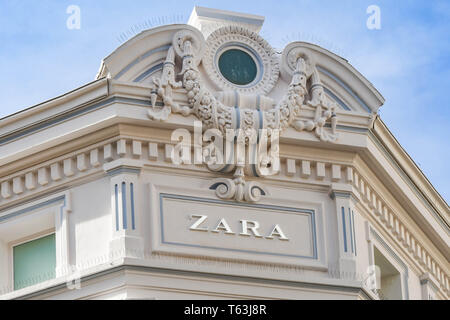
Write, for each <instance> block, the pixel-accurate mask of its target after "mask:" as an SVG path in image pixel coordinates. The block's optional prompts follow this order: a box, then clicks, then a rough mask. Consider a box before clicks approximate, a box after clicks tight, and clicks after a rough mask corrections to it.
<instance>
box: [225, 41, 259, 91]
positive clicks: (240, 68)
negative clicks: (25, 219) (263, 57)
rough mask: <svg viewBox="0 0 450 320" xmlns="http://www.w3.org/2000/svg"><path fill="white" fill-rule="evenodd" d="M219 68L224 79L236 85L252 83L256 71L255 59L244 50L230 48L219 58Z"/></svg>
mask: <svg viewBox="0 0 450 320" xmlns="http://www.w3.org/2000/svg"><path fill="white" fill-rule="evenodd" d="M219 70H220V72H221V73H222V75H223V76H224V78H225V79H227V80H228V81H230V82H231V83H234V84H236V85H247V84H249V83H252V82H253V81H254V80H255V78H256V76H257V73H258V68H257V66H256V62H255V60H254V59H253V58H252V57H251V56H250V55H249V54H248V53H247V52H245V51H242V50H239V49H230V50H227V51H225V52H224V53H222V55H221V56H220V58H219Z"/></svg>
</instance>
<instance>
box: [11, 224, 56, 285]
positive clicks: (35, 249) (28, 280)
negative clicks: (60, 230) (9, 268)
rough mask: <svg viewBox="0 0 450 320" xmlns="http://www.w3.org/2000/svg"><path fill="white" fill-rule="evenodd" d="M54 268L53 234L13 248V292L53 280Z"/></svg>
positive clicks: (54, 246) (54, 240)
mask: <svg viewBox="0 0 450 320" xmlns="http://www.w3.org/2000/svg"><path fill="white" fill-rule="evenodd" d="M55 268H56V238H55V234H54V233H53V234H50V235H47V236H44V237H41V238H39V239H36V240H32V241H28V242H25V243H22V244H19V245H16V246H14V247H13V270H14V290H18V289H22V288H25V287H28V286H31V285H34V284H37V283H40V282H43V281H46V280H50V279H53V278H55V276H56V274H55Z"/></svg>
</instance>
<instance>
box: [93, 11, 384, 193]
mask: <svg viewBox="0 0 450 320" xmlns="http://www.w3.org/2000/svg"><path fill="white" fill-rule="evenodd" d="M197 11H198V10H197ZM197 11H195V13H196V14H197V15H195V14H194V16H193V17H191V19H190V23H191V24H192V25H194V26H195V27H193V26H191V25H172V26H165V27H160V28H155V29H151V30H147V31H144V32H143V33H141V34H139V35H138V36H136V37H135V38H133V39H131V40H130V41H128V42H127V43H126V44H124V45H123V46H122V47H120V48H119V49H118V50H116V52H114V53H113V54H112V55H110V56H109V57H108V58H106V59H105V61H104V64H103V66H102V69H101V72H100V74H99V76H102V75H103V76H108V77H110V78H112V79H114V80H116V81H120V82H122V81H123V82H127V83H129V82H130V81H131V82H134V83H139V84H144V85H146V86H150V87H151V89H150V90H149V100H150V107H149V109H148V117H149V119H150V120H152V121H162V122H172V121H173V118H172V117H171V115H173V114H179V115H182V116H184V117H188V118H189V119H192V120H193V121H194V122H195V121H197V122H198V123H199V124H200V126H201V132H203V133H204V136H206V139H202V140H201V141H200V142H196V143H198V144H199V145H200V147H201V149H202V151H201V152H200V153H201V154H200V158H201V160H202V164H204V163H206V165H207V167H208V168H209V169H210V170H211V171H214V172H220V173H224V174H232V173H234V178H233V179H228V180H226V181H224V180H221V181H216V182H214V183H213V184H212V185H211V187H212V188H213V189H215V190H216V194H217V196H219V197H220V198H223V199H234V200H238V201H244V200H246V201H257V200H258V199H259V197H260V196H262V195H265V194H267V192H266V191H265V188H264V187H263V186H262V185H261V184H259V183H258V182H257V181H258V180H254V179H253V182H252V184H250V183H249V182H247V181H246V179H245V177H246V176H247V177H264V176H268V175H274V174H277V173H278V170H279V159H278V158H279V156H278V153H279V146H278V139H279V136H280V135H283V134H285V133H288V134H291V135H292V134H294V133H295V132H299V134H298V136H299V137H303V138H307V139H310V140H312V141H317V142H318V143H325V144H335V143H339V139H340V138H339V136H340V132H339V126H341V128H350V127H351V126H352V125H353V124H354V123H357V125H358V126H361V125H362V126H365V127H366V128H367V127H368V126H369V125H370V123H371V121H372V119H373V113H374V112H376V109H377V108H378V107H379V105H380V100H379V99H378V97H377V96H376V92H375V91H374V90H372V88H371V87H370V86H369V85H368V83H364V82H365V81H366V80H365V79H362V77H360V75H359V74H357V72H356V71H355V70H353V69H352V68H351V66H350V65H348V63H347V62H345V61H343V59H341V58H339V57H337V56H335V55H333V54H331V53H329V52H327V51H326V50H323V49H321V48H319V47H316V46H314V45H311V44H307V43H303V42H293V43H290V44H289V45H287V46H286V48H285V49H284V50H282V51H281V52H280V51H279V50H275V49H274V48H273V47H272V46H271V45H270V44H269V43H268V42H267V41H266V40H265V39H263V37H261V36H260V35H259V34H258V31H259V29H260V28H261V26H262V22H263V19H261V17H257V16H239V17H237V18H236V17H234V18H236V19H237V20H236V19H234V18H233V17H231V18H230V17H228V15H230V14H231V13H228V12H215V11H214V12H209V11H205V12H203V11H202V10H200V11H198V12H197ZM211 15H213V16H214V17H213V16H211ZM218 17H219V18H218ZM224 17H225V18H224ZM211 19H212V20H211ZM227 19H228V20H227ZM213 20H214V21H215V22H214V23H213V22H212V21H213ZM216 20H217V21H216ZM336 72H340V73H341V74H340V76H342V77H345V78H344V80H341V78H340V77H336V76H335V74H336ZM358 77H360V78H358ZM350 78H358V79H357V81H354V80H352V81H354V82H355V83H356V87H357V88H356V89H357V91H358V92H359V93H363V94H364V95H365V96H364V98H363V99H362V98H359V96H358V95H356V94H355V93H354V92H355V90H354V89H352V88H351V87H350V86H348V85H346V83H348V81H349V79H350ZM350 80H351V79H350ZM341 121H342V122H341ZM352 121H353V123H352ZM364 122H365V123H364ZM349 124H350V126H349ZM195 126H196V125H194V127H195ZM197 126H198V125H197ZM366 128H364V129H366ZM358 129H359V130H360V129H361V127H359V128H356V130H358ZM364 129H363V130H364ZM227 139H228V140H227ZM218 140H223V142H222V143H221V145H222V146H224V147H223V148H222V149H220V148H219V149H220V150H219V149H218V148H216V146H213V147H211V145H215V144H216V143H213V141H214V142H217V141H218ZM194 148H195V146H194ZM197 164H198V163H197ZM255 181H256V182H255Z"/></svg>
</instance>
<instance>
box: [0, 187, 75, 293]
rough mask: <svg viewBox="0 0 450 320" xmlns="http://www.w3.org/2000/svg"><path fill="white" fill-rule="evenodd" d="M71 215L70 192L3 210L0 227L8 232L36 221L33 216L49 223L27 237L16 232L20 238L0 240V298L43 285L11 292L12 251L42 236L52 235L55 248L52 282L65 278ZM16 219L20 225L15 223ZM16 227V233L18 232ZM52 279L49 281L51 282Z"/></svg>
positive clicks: (12, 237)
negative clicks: (0, 274)
mask: <svg viewBox="0 0 450 320" xmlns="http://www.w3.org/2000/svg"><path fill="white" fill-rule="evenodd" d="M71 213H72V196H71V192H70V191H64V192H59V193H55V194H53V195H50V196H46V197H43V198H40V199H38V200H34V201H31V202H27V203H25V204H19V205H17V206H14V207H12V208H10V209H6V210H4V211H2V212H0V227H1V228H9V226H13V227H14V228H15V227H16V226H20V225H21V224H22V223H23V221H26V219H36V217H37V214H38V215H40V214H44V215H47V214H48V215H50V216H49V217H51V218H50V220H51V221H52V222H51V223H49V224H47V226H45V225H44V226H43V227H42V228H39V227H37V228H34V229H35V230H30V231H29V233H28V232H26V229H23V230H25V232H20V235H17V237H15V236H11V233H10V234H8V235H7V236H5V237H3V239H2V238H1V237H0V241H1V242H2V243H3V245H2V248H0V250H2V252H3V253H4V256H3V259H2V261H0V262H1V264H0V265H3V266H4V267H5V268H6V271H7V274H6V275H5V276H4V277H3V278H2V277H0V289H1V288H2V287H3V288H5V290H2V291H0V297H1V296H3V295H6V294H10V293H14V292H19V291H21V290H30V288H32V287H34V286H36V285H40V284H42V283H46V282H47V281H44V282H40V283H36V284H34V285H32V286H29V287H25V288H21V289H17V290H16V289H15V288H14V256H13V247H15V246H17V245H20V244H23V243H26V242H29V241H32V240H37V239H39V238H41V237H44V236H46V235H50V234H53V233H54V234H55V241H56V243H55V245H56V270H55V274H56V277H55V278H56V279H57V278H60V277H63V276H65V275H67V274H68V273H69V272H70V270H71V269H70V253H71V252H70V251H71V250H70V245H69V242H70V216H71ZM17 219H20V222H19V221H17ZM20 228H21V227H19V231H20ZM51 280H53V279H49V280H48V281H51Z"/></svg>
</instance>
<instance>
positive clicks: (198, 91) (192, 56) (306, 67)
mask: <svg viewBox="0 0 450 320" xmlns="http://www.w3.org/2000/svg"><path fill="white" fill-rule="evenodd" d="M227 34H228V35H229V36H230V38H229V39H230V40H231V41H235V40H236V37H237V36H242V35H245V36H246V37H247V38H251V39H252V41H255V42H256V43H258V44H259V45H260V46H261V47H262V48H265V50H266V51H267V52H270V46H269V45H268V44H267V42H265V41H264V40H262V38H260V37H259V36H258V35H256V34H255V33H253V32H251V31H248V30H245V29H243V28H241V27H232V26H230V27H225V28H222V29H219V30H217V31H216V32H214V33H213V34H212V35H211V36H210V38H211V39H219V38H220V39H221V42H220V43H222V42H223V41H224V39H226V38H227V37H226V35H227ZM211 41H213V40H211ZM203 43H204V40H203V39H201V38H200V36H199V35H197V34H195V33H194V32H193V31H190V30H181V31H179V32H178V33H176V34H175V36H174V38H173V44H172V48H171V49H170V50H169V53H168V55H167V58H166V62H165V64H164V69H163V74H162V77H161V79H154V80H153V84H154V88H153V89H152V92H151V102H152V107H151V109H150V110H149V117H150V118H151V119H153V120H166V119H167V118H168V117H169V115H170V114H171V113H172V112H173V113H181V114H182V115H184V116H188V115H195V116H196V117H197V118H198V119H199V120H200V121H201V122H202V124H203V130H207V129H218V130H219V131H220V132H221V133H222V134H223V136H226V134H227V132H226V131H227V129H235V130H238V131H239V132H240V133H239V136H237V137H236V138H237V142H238V143H239V142H242V143H243V144H244V145H245V146H246V148H249V147H250V142H251V141H254V139H256V137H255V136H254V135H255V134H254V132H258V131H259V130H261V129H265V130H267V136H268V138H273V135H274V134H278V131H282V130H284V129H286V128H288V127H292V128H294V129H296V130H297V131H309V132H314V133H315V135H316V136H317V137H318V138H319V139H320V140H322V141H327V142H335V141H336V140H337V138H338V135H337V133H336V124H337V117H336V113H335V111H336V108H337V105H336V103H335V102H333V101H330V100H329V99H328V98H327V97H326V95H325V94H324V91H323V87H322V84H321V81H320V77H319V73H318V71H317V69H316V66H315V63H314V61H313V60H312V57H311V56H310V55H309V54H308V52H306V51H305V50H304V49H303V48H302V47H299V46H298V45H297V44H295V43H293V44H291V45H289V46H288V47H287V48H286V49H285V50H284V52H283V66H284V68H285V70H287V72H288V73H289V74H290V75H291V76H292V81H291V83H290V85H289V88H288V90H287V93H286V95H285V96H284V98H283V99H282V100H281V102H280V103H278V105H276V106H274V107H272V108H270V109H267V110H256V108H254V109H252V108H245V109H240V108H239V104H238V103H236V106H227V105H225V104H224V103H222V102H221V101H220V100H218V99H216V98H215V96H214V95H213V94H212V93H211V92H210V91H209V90H208V89H207V88H206V87H205V86H204V84H203V82H202V81H201V77H200V73H199V71H198V69H197V66H198V64H199V63H200V62H201V58H202V56H201V55H202V52H203V50H202V48H203V47H204V45H203ZM211 50H214V48H209V51H208V52H211ZM175 53H176V54H177V55H178V56H179V57H180V58H181V62H182V66H181V73H180V76H181V77H182V82H181V85H180V83H179V82H176V81H175V61H176V59H175ZM210 57H211V54H210V53H209V57H208V56H207V57H206V58H205V59H206V64H209V62H208V59H210ZM271 58H273V56H271ZM268 63H269V64H276V63H275V62H274V61H273V59H272V60H271V61H270V62H268ZM205 67H206V68H207V70H208V67H207V66H205ZM272 67H273V70H277V71H276V74H277V76H276V77H275V81H276V80H277V79H278V67H277V66H276V67H274V65H272ZM210 72H211V70H210ZM308 80H310V83H311V85H310V88H309V90H308V88H307V82H308ZM271 85H272V84H271ZM180 86H182V87H183V88H184V89H186V91H187V98H188V105H187V106H180V105H179V104H178V103H176V102H174V100H173V89H176V88H179V87H180ZM256 86H257V85H256ZM269 87H270V86H269ZM269 87H266V89H268V88H269ZM255 90H256V89H255ZM244 97H246V98H248V99H247V100H251V99H250V98H254V95H253V96H252V94H250V95H247V96H244ZM308 98H310V100H308ZM158 99H161V100H162V102H163V105H164V106H163V107H162V108H161V107H157V106H156V101H157V100H158ZM307 107H309V108H313V109H315V117H314V118H313V119H312V120H304V119H302V118H301V113H302V110H304V109H305V108H307ZM327 122H330V127H331V129H326V128H325V124H326V123H327ZM258 141H259V139H258ZM238 143H236V145H237V144H238ZM258 144H261V142H260V141H259V142H258ZM267 144H268V146H267V147H268V148H269V150H270V152H268V153H267V154H266V153H264V154H261V153H258V154H257V159H256V164H254V165H249V164H246V160H245V156H244V158H242V156H241V158H242V159H236V161H235V164H233V165H223V166H222V165H217V164H215V163H209V164H208V168H209V169H210V170H212V171H222V172H223V171H224V170H225V167H227V168H226V172H231V171H232V170H235V173H234V180H230V181H228V182H227V183H225V182H224V183H223V184H222V185H225V186H226V187H227V190H226V192H224V190H223V188H222V187H220V188H216V189H215V190H216V194H217V196H218V197H220V198H229V197H231V198H234V199H235V200H237V201H244V200H245V201H257V200H258V199H259V196H260V195H257V196H253V195H254V194H253V193H252V192H254V190H256V189H255V188H252V187H247V184H248V183H247V182H246V181H245V179H244V175H245V174H247V175H253V176H266V175H272V174H276V173H277V170H278V168H279V159H278V157H277V155H278V150H271V149H270V148H272V146H271V145H270V143H267ZM236 148H238V147H237V146H235V149H236ZM273 148H278V146H277V145H276V146H275V145H274V146H273ZM234 154H238V152H237V150H235V152H234ZM236 157H238V156H236ZM209 159H210V160H211V159H212V160H214V157H213V156H211V155H210V157H209ZM213 162H214V161H213ZM244 190H246V192H247V191H248V192H247V193H248V195H247V193H246V192H244ZM261 190H263V189H262V188H261ZM263 193H264V192H263ZM261 194H262V193H261ZM230 195H232V196H230ZM254 199H256V200H254Z"/></svg>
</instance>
